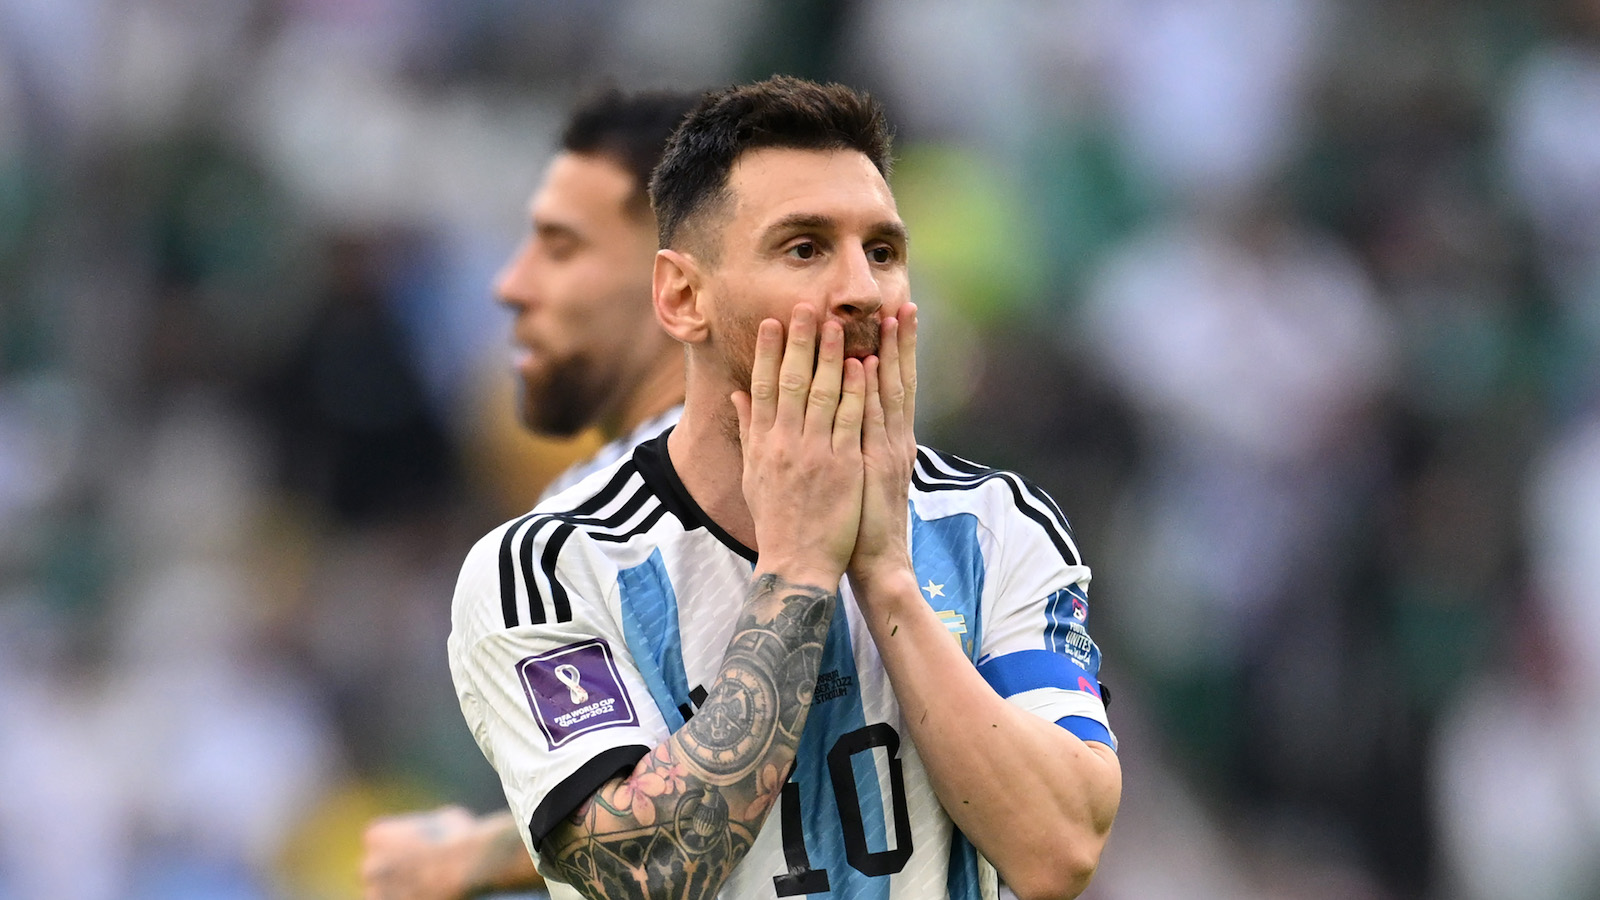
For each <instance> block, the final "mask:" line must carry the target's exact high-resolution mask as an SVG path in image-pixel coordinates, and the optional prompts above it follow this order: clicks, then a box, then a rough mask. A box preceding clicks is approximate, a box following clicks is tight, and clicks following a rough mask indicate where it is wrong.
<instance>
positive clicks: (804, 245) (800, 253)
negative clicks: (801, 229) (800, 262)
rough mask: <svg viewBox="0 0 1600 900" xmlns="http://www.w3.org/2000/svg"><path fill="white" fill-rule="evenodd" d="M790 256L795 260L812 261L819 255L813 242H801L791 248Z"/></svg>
mask: <svg viewBox="0 0 1600 900" xmlns="http://www.w3.org/2000/svg"><path fill="white" fill-rule="evenodd" d="M789 254H790V255H791V256H793V257H794V258H795V259H811V258H812V257H814V256H816V255H817V245H816V244H814V243H812V242H811V241H801V242H800V243H798V244H795V245H794V246H793V247H790V248H789Z"/></svg>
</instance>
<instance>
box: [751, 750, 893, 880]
mask: <svg viewBox="0 0 1600 900" xmlns="http://www.w3.org/2000/svg"><path fill="white" fill-rule="evenodd" d="M879 747H882V748H883V749H884V751H885V752H886V754H887V755H888V758H889V796H890V804H889V805H890V806H891V807H892V808H893V810H894V835H895V845H896V846H895V847H894V849H892V850H889V849H885V850H878V851H876V852H874V851H872V850H870V849H868V847H867V829H866V824H865V822H864V821H863V819H862V813H861V796H860V793H859V792H858V791H857V790H856V778H855V768H854V765H853V762H852V761H853V759H854V757H855V755H856V754H858V753H869V752H871V751H872V750H874V749H876V748H879ZM828 776H829V778H830V779H831V780H832V782H833V794H834V798H835V799H836V800H837V801H838V805H839V825H840V828H841V831H842V833H843V835H844V851H845V861H846V862H848V863H849V864H850V867H851V868H853V869H855V870H856V871H858V872H860V873H861V874H863V875H869V876H877V875H892V874H894V873H895V872H898V871H900V870H901V869H903V868H905V865H906V861H907V860H909V859H910V858H911V850H912V844H911V817H910V815H909V813H907V811H906V785H905V777H904V776H903V775H902V774H901V771H900V734H899V732H897V731H895V730H894V728H893V727H892V726H890V725H888V724H887V723H884V722H879V723H877V724H875V725H868V726H866V727H864V728H857V729H856V730H855V731H851V732H848V733H846V734H842V735H840V736H839V739H838V740H837V741H834V743H833V749H831V750H829V751H828ZM779 806H780V810H779V814H780V816H781V819H780V824H781V828H782V834H783V861H784V864H785V865H787V866H788V867H789V871H788V872H787V873H785V874H783V875H776V876H774V877H773V879H772V886H773V888H774V889H775V890H776V891H777V894H778V896H779V897H797V896H800V895H803V894H815V893H820V892H822V891H826V890H828V870H827V869H814V868H812V867H811V858H810V855H809V854H808V853H807V851H806V835H805V829H804V828H803V827H802V824H801V823H802V816H801V810H800V784H799V783H798V782H795V781H790V782H789V783H787V784H785V785H784V786H783V795H782V797H781V798H780V800H779Z"/></svg>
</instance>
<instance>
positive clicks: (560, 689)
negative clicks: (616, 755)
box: [517, 638, 638, 750]
mask: <svg viewBox="0 0 1600 900" xmlns="http://www.w3.org/2000/svg"><path fill="white" fill-rule="evenodd" d="M517 674H518V676H520V677H521V679H522V689H523V690H524V691H526V692H527V694H528V704H529V705H530V706H532V707H533V718H534V721H536V722H538V723H539V730H540V731H543V732H544V736H545V740H547V741H549V742H550V749H552V750H554V749H555V748H557V747H559V746H561V745H562V744H564V743H566V742H567V741H569V740H572V739H573V738H574V737H577V736H578V735H580V734H583V733H584V732H587V731H593V730H595V729H596V728H605V727H608V726H611V725H632V724H634V723H635V722H637V721H638V717H636V716H635V715H634V712H633V703H632V701H630V700H629V699H628V692H627V691H626V690H625V689H624V688H623V686H622V677H621V676H620V675H618V674H617V665H616V663H615V662H614V661H613V660H612V658H611V648H610V647H609V646H607V645H606V642H605V641H603V640H601V639H599V638H592V639H590V640H587V641H582V642H579V643H576V644H568V645H567V646H565V647H562V648H560V649H559V650H551V651H550V652H549V653H541V654H539V655H538V656H530V657H528V658H527V659H525V660H523V661H522V662H519V663H517Z"/></svg>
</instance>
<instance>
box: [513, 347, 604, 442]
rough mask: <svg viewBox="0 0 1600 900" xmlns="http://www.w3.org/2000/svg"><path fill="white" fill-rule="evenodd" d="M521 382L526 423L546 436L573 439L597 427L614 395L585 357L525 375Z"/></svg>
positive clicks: (577, 357)
mask: <svg viewBox="0 0 1600 900" xmlns="http://www.w3.org/2000/svg"><path fill="white" fill-rule="evenodd" d="M520 381H521V382H522V384H521V388H522V390H521V398H520V400H519V403H518V406H519V410H518V411H519V413H520V414H521V418H522V424H523V425H524V426H526V427H527V429H528V430H529V431H532V432H533V433H535V434H540V435H544V436H546V437H557V438H566V437H572V436H573V435H576V434H577V433H578V432H580V431H582V430H583V429H585V428H587V427H589V426H590V425H593V424H594V423H595V421H596V420H597V419H598V418H599V417H600V411H601V409H602V408H603V407H604V405H605V400H606V398H607V397H608V396H610V395H611V393H612V391H611V387H610V385H609V384H608V383H607V380H606V378H605V376H604V374H603V373H602V372H601V371H600V370H599V367H598V366H596V365H595V364H594V363H593V362H592V361H591V360H589V359H588V358H587V357H584V356H581V355H580V356H573V357H568V358H566V359H563V360H557V361H552V362H551V363H550V364H549V365H544V366H540V367H539V368H538V369H537V370H536V371H534V372H532V373H523V374H522V377H521V378H520Z"/></svg>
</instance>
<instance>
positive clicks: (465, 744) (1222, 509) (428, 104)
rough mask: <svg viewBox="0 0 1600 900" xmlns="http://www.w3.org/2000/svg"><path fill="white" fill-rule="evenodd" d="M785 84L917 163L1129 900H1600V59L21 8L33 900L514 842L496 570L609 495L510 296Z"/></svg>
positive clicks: (279, 3)
mask: <svg viewBox="0 0 1600 900" xmlns="http://www.w3.org/2000/svg"><path fill="white" fill-rule="evenodd" d="M773 72H787V73H791V74H797V75H804V76H809V77H813V78H819V79H833V80H842V81H846V82H848V83H851V84H854V85H857V86H861V87H866V88H868V89H871V90H872V91H874V92H875V93H876V94H877V95H878V96H880V98H881V99H882V100H883V101H884V102H885V104H886V105H887V106H888V108H889V111H890V114H891V117H892V119H893V120H894V121H895V122H896V124H897V126H898V142H899V143H898V152H899V161H898V164H897V170H896V175H895V179H894V186H895V190H896V193H897V195H898V197H899V200H900V203H901V205H902V213H903V215H904V217H905V219H906V220H907V222H908V224H909V226H910V228H911V231H912V236H913V241H912V247H913V251H912V259H913V279H914V281H913V285H914V293H915V296H916V297H917V299H918V300H919V303H920V304H921V306H922V308H923V310H924V315H925V321H926V330H925V333H926V334H927V335H928V339H927V341H926V344H925V346H926V352H925V354H924V357H923V361H922V362H923V383H924V392H925V400H924V403H923V404H922V418H921V420H920V421H919V431H920V434H921V436H922V439H923V440H924V442H925V443H930V444H933V445H936V446H939V447H941V448H943V449H947V450H950V451H952V452H955V453H958V454H960V455H963V456H967V457H971V458H975V459H978V460H980V461H983V462H985V463H989V464H994V465H1002V466H1006V467H1011V468H1015V469H1018V470H1019V471H1022V472H1023V473H1025V474H1027V475H1029V476H1030V477H1031V478H1033V479H1034V480H1035V481H1037V482H1038V483H1040V484H1041V485H1043V486H1044V487H1045V488H1047V489H1048V490H1049V491H1050V492H1051V493H1052V494H1053V495H1054V496H1055V498H1056V499H1057V500H1058V501H1059V502H1060V504H1061V506H1062V507H1063V508H1064V509H1065V510H1066V512H1067V515H1068V517H1069V518H1070V520H1071V521H1072V523H1073V525H1074V528H1075V531H1076V536H1077V539H1078V542H1079V545H1080V547H1081V548H1082V549H1083V550H1084V553H1085V555H1086V556H1087V558H1088V560H1089V562H1090V563H1091V565H1092V566H1093V567H1094V569H1095V573H1096V576H1095V581H1094V586H1093V590H1092V592H1091V610H1092V616H1091V619H1090V625H1091V629H1092V631H1093V633H1094V634H1095V636H1096V638H1097V640H1098V641H1099V642H1100V644H1101V646H1102V648H1103V649H1104V651H1105V659H1106V664H1105V669H1104V671H1103V674H1102V677H1103V678H1104V680H1105V681H1106V682H1107V684H1108V685H1110V686H1111V688H1112V691H1113V693H1114V695H1115V702H1114V703H1113V705H1112V708H1111V716H1112V721H1113V724H1114V726H1115V728H1116V729H1117V731H1118V734H1119V737H1120V738H1121V741H1122V759H1123V764H1124V766H1125V770H1126V789H1125V800H1124V805H1123V810H1122V813H1121V816H1120V818H1119V821H1118V824H1117V828H1116V832H1115V833H1114V835H1113V838H1112V840H1111V844H1110V847H1109V849H1108V850H1107V852H1106V855H1105V858H1104V861H1103V865H1102V868H1101V872H1100V874H1099V875H1098V877H1097V880H1096V882H1095V884H1094V886H1093V887H1092V888H1091V889H1090V891H1089V893H1088V894H1087V895H1086V896H1087V897H1089V898H1091V900H1164V898H1175V900H1176V898H1183V900H1209V898H1216V900H1235V898H1246V900H1250V898H1262V900H1266V898H1286V900H1287V898H1327V900H1351V898H1357V900H1360V898H1374V900H1412V898H1415V900H1457V898H1460V900H1476V898H1483V900H1488V898H1500V897H1507V896H1515V897H1518V898H1520V900H1584V898H1597V897H1600V2H1596V0H1534V2H1515V0H1458V2H1449V0H1388V2H1382V0H991V2H986V3H960V2H954V0H887V2H864V0H858V2H849V0H790V2H785V3H777V2H763V3H750V2H738V0H679V2H645V0H633V2H629V0H585V2H562V0H48V2H47V0H0V900H34V898H47V900H80V898H81V900H157V898H160V900H167V898H174V900H189V898H194V900H202V898H204V900H210V898H226V900H233V898H239V900H255V898H318V900H320V898H327V900H341V898H353V897H355V896H357V888H356V879H355V872H356V864H357V860H358V855H359V843H360V832H361V828H362V827H363V825H364V824H365V822H366V821H367V819H368V818H369V817H371V816H373V815H376V814H379V813H382V812H393V811H399V810H405V809H413V808H419V807H426V806H431V805H434V804H437V803H442V802H450V801H454V802H462V803H465V804H467V805H468V806H471V807H473V808H475V809H477V810H480V811H487V810H489V809H491V808H493V807H494V806H495V805H496V804H498V803H500V802H501V800H500V798H499V793H498V786H497V785H496V783H495V781H494V779H493V775H492V773H491V772H490V770H489V769H488V767H487V765H486V764H485V763H484V762H483V760H482V758H481V756H480V755H479V754H478V752H477V749H476V748H475V747H474V745H473V744H472V741H471V739H470V736H469V735H468V734H467V732H466V729H465V728H464V726H463V725H462V722H461V719H460V715H459V712H458V711H457V709H456V707H455V701H454V697H453V693H452V690H451V688H450V685H449V677H448V674H447V672H446V670H445V660H444V635H445V633H446V632H447V630H448V606H449V599H450V594H451V590H452V586H453V581H454V577H455V573H456V570H457V566H458V565H459V563H460V561H461V559H462V558H463V556H464V554H465V552H466V550H467V548H468V547H469V546H470V544H471V543H472V541H473V540H475V539H476V537H477V536H479V535H481V534H482V533H483V532H485V531H487V530H488V529H489V528H491V527H493V526H494V525H495V524H497V523H498V522H500V521H502V520H503V519H505V518H507V517H509V516H511V515H513V514H516V513H518V512H519V511H521V510H522V509H524V508H525V507H526V506H527V505H529V504H530V503H531V502H532V499H533V498H534V497H535V496H536V495H537V493H538V489H539V487H540V485H541V484H543V482H544V481H545V480H546V479H548V478H549V477H550V476H551V475H552V474H554V472H556V471H558V470H559V469H560V468H561V467H562V466H564V465H565V464H566V463H567V462H569V461H571V460H573V459H575V458H577V457H578V456H579V455H581V454H582V453H583V452H585V450H586V449H592V448H593V447H594V446H595V438H594V437H593V436H585V437H584V438H582V439H580V440H578V441H576V442H568V443H550V442H542V441H535V440H533V439H531V438H528V437H526V436H524V435H522V434H520V433H519V432H518V431H517V429H516V427H515V424H514V422H513V416H512V408H513V403H512V394H511V391H512V386H511V376H510V372H509V359H508V355H509V350H508V344H507V325H508V322H509V317H508V316H507V315H506V314H505V313H504V312H503V311H501V310H499V309H497V308H496V307H495V305H494V303H493V302H492V299H491V296H490V292H489V284H490V282H491V279H492V277H493V275H494V272H495V270H496V268H497V267H498V265H499V264H500V262H501V261H502V260H503V258H504V257H505V256H506V255H507V254H508V253H509V252H510V251H511V250H512V248H513V247H514V246H515V244H516V242H517V241H518V240H519V238H520V236H521V234H522V232H523V231H524V229H525V227H526V226H525V220H524V217H525V213H524V209H525V201H526V198H527V195H528V192H529V191H530V190H531V189H532V188H533V187H534V185H535V184H536V182H537V178H538V175H539V172H540V169H541V168H542V166H543V164H544V162H545V160H546V159H547V158H548V156H549V154H550V152H551V150H552V148H553V145H554V141H555V136H556V131H557V129H558V128H559V126H560V123H561V119H562V117H563V115H564V113H565V111H566V109H567V108H568V107H569V105H570V104H571V102H572V101H573V99H574V98H575V97H577V96H578V95H579V94H581V93H582V92H583V91H585V90H587V89H590V88H593V87H595V86H597V85H600V84H604V83H615V84H618V85H621V86H623V87H628V88H649V87H681V88H688V87H701V86H710V85H720V84H725V83H728V82H731V81H736V80H745V79H750V78H756V77H761V76H765V75H767V74H771V73H773ZM1017 814H1018V816H1019V817H1026V816H1027V810H1025V809H1019V810H1018V812H1017Z"/></svg>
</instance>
